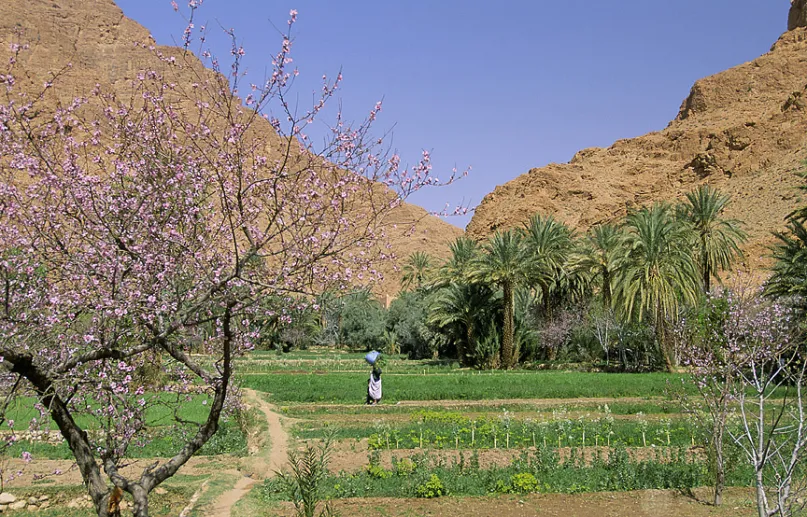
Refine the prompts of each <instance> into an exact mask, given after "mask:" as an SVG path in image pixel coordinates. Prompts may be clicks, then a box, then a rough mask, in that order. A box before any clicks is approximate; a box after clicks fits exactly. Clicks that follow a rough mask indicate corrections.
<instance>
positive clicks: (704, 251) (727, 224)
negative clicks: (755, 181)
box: [680, 185, 746, 293]
mask: <svg viewBox="0 0 807 517" xmlns="http://www.w3.org/2000/svg"><path fill="white" fill-rule="evenodd" d="M686 198H687V202H685V203H683V204H681V205H680V210H681V214H682V216H683V217H684V219H685V220H687V221H688V222H689V223H690V224H691V225H692V228H693V230H694V237H695V255H696V257H697V258H696V260H697V264H698V268H699V271H700V274H701V279H702V282H703V284H702V285H703V292H704V293H708V292H709V291H710V289H711V280H712V277H713V276H714V277H718V273H719V272H720V271H722V270H725V269H728V268H729V267H731V264H732V263H733V262H734V261H735V260H736V259H737V258H738V257H740V256H741V255H742V251H741V250H740V244H742V243H743V242H745V240H746V233H745V232H744V231H743V230H742V229H741V228H740V222H739V221H737V220H735V219H725V218H724V217H723V211H724V210H725V209H726V207H727V206H728V204H729V203H730V201H731V196H729V195H727V194H721V193H720V192H718V191H717V190H715V189H713V188H711V187H710V186H709V185H703V186H701V187H698V188H697V189H696V190H694V191H693V192H689V193H688V194H687V195H686Z"/></svg>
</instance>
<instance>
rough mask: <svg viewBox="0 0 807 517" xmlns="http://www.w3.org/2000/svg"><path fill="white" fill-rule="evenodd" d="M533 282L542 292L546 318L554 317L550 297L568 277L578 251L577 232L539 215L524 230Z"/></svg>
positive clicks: (530, 275) (552, 219)
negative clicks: (569, 264)
mask: <svg viewBox="0 0 807 517" xmlns="http://www.w3.org/2000/svg"><path fill="white" fill-rule="evenodd" d="M524 244H525V247H526V250H527V255H528V275H529V281H530V283H531V284H533V285H537V286H538V288H539V289H540V291H541V299H542V301H543V306H544V317H546V318H550V317H551V303H550V297H551V292H552V290H553V288H554V287H557V286H558V283H559V281H560V280H561V278H562V277H563V276H564V274H565V273H566V272H565V271H564V267H565V265H566V262H567V260H568V258H569V255H570V254H571V251H572V249H573V248H574V239H573V232H572V231H571V230H570V229H569V227H568V226H566V225H565V224H563V223H562V222H560V221H558V220H557V219H555V218H554V217H552V216H551V215H550V216H547V217H542V216H540V215H538V214H535V215H534V216H532V217H531V218H530V221H529V223H527V224H526V225H525V227H524Z"/></svg>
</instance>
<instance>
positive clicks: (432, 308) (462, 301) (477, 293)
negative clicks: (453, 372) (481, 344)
mask: <svg viewBox="0 0 807 517" xmlns="http://www.w3.org/2000/svg"><path fill="white" fill-rule="evenodd" d="M493 304H494V293H493V291H492V290H491V289H490V287H488V286H487V285H485V284H481V283H479V284H467V283H450V284H448V285H447V286H445V287H443V288H441V289H439V290H438V291H437V292H436V293H435V294H434V297H433V298H432V300H431V303H430V304H429V316H428V319H427V323H428V324H430V325H434V326H436V327H438V328H440V329H443V330H444V331H446V330H447V331H448V333H451V330H452V329H453V330H454V333H455V334H456V335H455V336H454V342H455V343H456V346H457V356H458V359H459V361H460V365H462V366H468V363H469V359H470V358H471V356H472V355H473V353H474V350H475V348H476V341H477V339H478V338H479V336H480V335H482V333H483V330H484V327H486V326H487V321H488V320H489V316H490V314H491V312H492V309H493Z"/></svg>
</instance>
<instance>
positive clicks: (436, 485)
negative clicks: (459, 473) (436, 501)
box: [415, 474, 448, 499]
mask: <svg viewBox="0 0 807 517" xmlns="http://www.w3.org/2000/svg"><path fill="white" fill-rule="evenodd" d="M447 494H448V490H446V487H445V486H444V485H443V482H442V481H440V478H439V477H438V476H437V474H432V475H431V476H429V480H428V481H426V482H425V483H423V484H422V485H418V486H417V487H416V488H415V496H417V497H422V498H425V499H431V498H434V497H440V496H444V495H447Z"/></svg>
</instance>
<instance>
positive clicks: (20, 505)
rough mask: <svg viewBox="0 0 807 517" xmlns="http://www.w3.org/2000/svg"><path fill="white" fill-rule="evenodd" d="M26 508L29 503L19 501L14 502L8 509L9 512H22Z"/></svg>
mask: <svg viewBox="0 0 807 517" xmlns="http://www.w3.org/2000/svg"><path fill="white" fill-rule="evenodd" d="M26 506H28V503H26V502H25V501H17V502H14V503H11V504H10V505H8V509H9V510H22V509H23V508H25V507H26Z"/></svg>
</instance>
